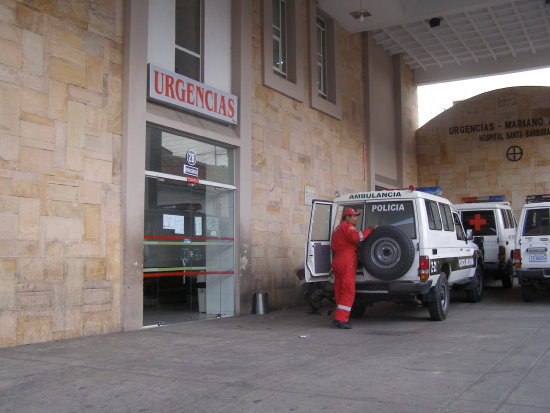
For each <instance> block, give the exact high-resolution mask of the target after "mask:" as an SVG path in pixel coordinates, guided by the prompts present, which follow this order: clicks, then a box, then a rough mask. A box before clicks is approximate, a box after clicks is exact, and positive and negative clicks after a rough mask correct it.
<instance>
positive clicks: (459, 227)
mask: <svg viewBox="0 0 550 413" xmlns="http://www.w3.org/2000/svg"><path fill="white" fill-rule="evenodd" d="M453 219H454V222H455V229H456V238H457V239H459V240H462V241H466V235H465V234H464V229H463V228H462V225H461V224H460V218H459V217H458V214H455V213H453Z"/></svg>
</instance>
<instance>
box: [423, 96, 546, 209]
mask: <svg viewBox="0 0 550 413" xmlns="http://www.w3.org/2000/svg"><path fill="white" fill-rule="evenodd" d="M416 139H417V142H416V143H417V146H416V151H417V162H418V181H419V185H420V186H432V185H438V186H441V187H442V189H443V195H444V196H445V197H447V198H449V199H450V200H451V201H452V202H461V198H462V197H464V196H485V195H506V197H507V199H508V200H509V201H510V202H511V203H512V206H513V208H514V209H515V211H516V214H518V213H519V210H520V209H521V206H522V205H523V203H524V202H525V197H526V196H527V195H530V194H540V193H550V163H549V162H548V158H549V155H550V88H548V87H512V88H505V89H498V90H494V91H491V92H487V93H483V94H481V95H478V96H475V97H472V98H470V99H468V100H465V101H463V102H459V103H457V104H456V105H454V106H453V107H452V108H450V109H448V110H447V111H445V112H443V113H442V114H440V115H439V116H437V117H436V118H434V119H432V120H431V121H430V122H428V123H427V124H425V125H424V126H422V127H421V128H420V129H418V131H417V132H416ZM514 147H516V149H518V150H521V151H522V153H523V154H522V157H521V159H518V158H517V156H518V155H517V154H516V155H514V154H513V150H514Z"/></svg>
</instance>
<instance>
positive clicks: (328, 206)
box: [305, 200, 336, 282]
mask: <svg viewBox="0 0 550 413" xmlns="http://www.w3.org/2000/svg"><path fill="white" fill-rule="evenodd" d="M335 216H336V205H335V204H334V203H333V202H330V201H320V200H313V203H312V206H311V217H310V220H309V230H308V232H307V246H306V261H305V276H306V281H307V282H316V281H328V280H329V277H330V264H331V261H332V253H331V250H330V240H331V236H332V228H333V227H334V219H335Z"/></svg>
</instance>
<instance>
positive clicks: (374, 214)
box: [365, 201, 416, 239]
mask: <svg viewBox="0 0 550 413" xmlns="http://www.w3.org/2000/svg"><path fill="white" fill-rule="evenodd" d="M365 215H366V221H365V228H368V227H369V226H371V225H380V226H381V225H392V226H394V227H397V228H399V229H400V230H401V231H403V232H404V233H405V234H407V235H408V236H409V237H410V238H411V239H414V238H416V224H415V221H414V207H413V203H412V201H385V202H369V203H367V205H366V208H365Z"/></svg>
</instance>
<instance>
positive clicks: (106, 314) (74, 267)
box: [0, 0, 123, 346]
mask: <svg viewBox="0 0 550 413" xmlns="http://www.w3.org/2000/svg"><path fill="white" fill-rule="evenodd" d="M122 8H123V4H122V0H105V1H100V2H98V1H82V0H49V1H48V0H43V1H40V0H26V1H13V0H2V1H0V47H1V49H2V52H1V53H0V346H10V345H16V344H25V343H31V342H38V341H48V340H56V339H62V338H70V337H77V336H82V335H89V334H98V333H105V332H111V331H117V330H120V275H121V274H120V222H121V221H120V220H121V211H120V156H121V153H120V152H121V76H122V75H121V74H122V48H123V43H122V17H123V16H122Z"/></svg>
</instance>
